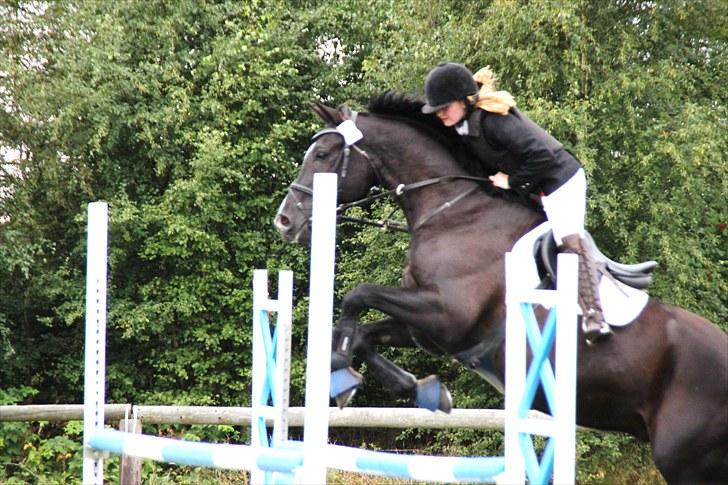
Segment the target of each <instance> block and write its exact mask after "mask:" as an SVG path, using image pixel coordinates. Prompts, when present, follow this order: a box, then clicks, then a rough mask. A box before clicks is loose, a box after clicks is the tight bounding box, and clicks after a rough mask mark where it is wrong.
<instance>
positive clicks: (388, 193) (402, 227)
mask: <svg viewBox="0 0 728 485" xmlns="http://www.w3.org/2000/svg"><path fill="white" fill-rule="evenodd" d="M357 114H358V113H356V112H355V111H348V112H347V113H344V118H345V119H349V120H351V121H353V122H354V123H356V118H357ZM328 134H336V135H339V136H342V138H344V149H343V151H342V154H341V156H340V157H339V159H338V160H337V162H336V164H335V166H334V172H338V169H339V166H342V172H341V177H342V178H346V175H347V169H348V165H349V156H350V151H351V148H354V150H356V151H357V152H358V153H359V154H360V155H362V157H363V158H364V159H365V160H366V161H367V163H369V166H370V167H371V168H372V170H373V171H374V173H375V175H376V177H377V179H378V181H379V184H380V186H382V185H383V180H382V178H381V175H380V173H379V169H378V168H377V167H376V165H375V164H374V163H373V162H372V160H371V159H370V158H369V154H368V153H367V152H366V151H364V150H363V149H362V148H360V147H358V146H357V145H356V144H355V143H356V142H354V143H351V144H349V143H348V142H346V137H345V135H343V134H342V133H341V132H340V131H339V130H338V129H337V128H324V129H323V130H321V131H319V132H318V133H316V134H315V135H314V136H313V140H314V141H315V140H317V139H318V138H320V137H321V136H324V135H328ZM360 135H361V134H360ZM455 180H471V181H474V182H478V183H484V182H490V181H489V179H487V178H484V177H476V176H472V175H444V176H441V177H434V178H429V179H425V180H420V181H418V182H412V183H410V184H399V185H397V187H395V188H394V189H389V190H385V191H383V192H380V193H377V194H374V195H370V196H368V197H364V198H363V199H359V200H355V201H353V202H348V203H345V204H340V205H339V206H338V207H337V208H336V213H337V214H338V216H337V218H338V219H339V220H344V221H347V222H357V223H361V224H365V225H370V226H375V227H381V228H382V229H383V230H385V231H386V230H393V231H401V232H410V230H409V229H408V226H407V225H406V224H402V223H401V222H398V221H394V220H391V219H390V217H391V216H392V215H393V214H394V212H395V211H396V209H395V210H393V211H392V212H391V213H390V214H389V215H388V216H387V217H386V218H385V219H380V220H372V219H366V218H361V217H353V216H345V215H343V213H344V212H345V211H347V210H348V209H351V208H352V207H361V206H364V205H368V204H371V203H372V202H374V201H375V200H377V199H381V198H383V197H393V198H394V197H401V196H403V195H404V194H406V193H407V192H410V191H413V190H419V189H422V188H425V187H429V186H431V185H435V184H441V183H449V182H453V181H455ZM477 188H478V186H474V187H471V188H470V189H469V190H466V191H465V192H463V193H461V194H458V195H457V196H456V197H454V198H453V199H450V200H448V201H446V202H444V203H443V204H441V205H440V206H438V207H437V208H436V209H434V210H433V211H432V212H430V213H429V214H428V215H426V216H425V217H424V218H422V219H421V220H420V221H418V222H417V223H416V224H415V225H414V227H413V228H412V232H414V231H416V230H417V229H419V228H420V227H422V226H423V225H424V224H425V223H427V222H428V221H429V220H430V219H432V218H433V217H435V216H436V215H437V214H439V213H441V212H442V211H444V210H446V209H448V208H449V207H452V206H453V205H454V204H456V203H457V202H459V201H460V200H462V199H464V198H465V197H467V196H468V195H470V194H471V193H473V192H474V191H475V190H476V189H477ZM294 191H299V192H303V193H304V194H307V195H309V196H313V190H312V189H311V188H309V187H306V186H305V185H301V184H299V183H297V182H293V183H291V185H290V186H289V193H290V194H291V196H292V197H293V198H294V200H295V201H296V205H295V206H296V208H297V209H298V210H299V211H301V212H304V208H303V204H302V203H301V201H300V200H299V199H298V198H297V197H296V196H295V192H294Z"/></svg>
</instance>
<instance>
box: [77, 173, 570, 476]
mask: <svg viewBox="0 0 728 485" xmlns="http://www.w3.org/2000/svg"><path fill="white" fill-rule="evenodd" d="M99 204H101V203H99ZM92 206H93V207H92ZM335 208H336V175H335V174H317V175H316V176H315V178H314V201H313V230H312V255H311V280H310V285H311V286H310V298H311V300H310V307H309V322H308V352H307V367H306V403H305V406H306V411H305V417H304V440H303V442H291V441H287V439H286V438H287V436H286V433H287V425H286V409H287V390H288V374H287V372H288V367H287V366H288V365H289V361H288V360H287V359H289V356H290V348H289V347H288V346H289V342H287V339H290V325H288V324H289V323H290V309H291V307H292V302H291V297H290V294H291V287H292V275H291V274H290V272H281V274H280V275H279V285H278V287H279V294H278V300H270V299H269V298H268V295H267V273H266V272H265V271H262V272H256V273H255V276H254V289H255V298H254V300H255V302H254V322H255V325H256V328H255V329H254V335H256V336H257V337H254V347H255V349H254V369H253V373H254V378H253V381H254V383H253V394H254V399H253V406H254V411H253V419H252V423H253V424H252V426H253V430H252V431H253V433H252V438H253V444H252V445H251V446H247V445H227V444H210V443H192V442H184V441H178V440H172V439H166V438H157V437H153V436H144V435H139V434H132V433H123V432H120V431H114V430H104V429H103V423H104V420H103V405H104V366H105V362H104V346H105V323H106V315H105V309H106V305H105V304H106V292H105V291H106V232H107V226H106V205H105V204H103V205H94V204H91V205H90V206H89V263H88V264H89V268H88V277H87V282H88V287H87V319H86V335H87V337H86V339H87V344H86V380H85V385H86V389H85V394H84V397H85V409H84V471H83V483H84V484H97V483H99V484H100V483H103V462H102V452H112V453H120V454H126V455H129V456H137V457H141V458H146V459H152V460H157V461H167V462H173V463H178V464H189V465H196V466H208V467H216V468H226V469H240V470H250V471H251V480H252V481H253V483H290V482H295V483H325V480H326V470H327V469H328V468H332V469H339V470H345V471H353V472H360V473H367V474H374V475H383V476H390V477H401V478H412V479H420V480H427V481H442V482H471V483H472V482H493V481H495V482H496V483H503V484H506V483H507V484H512V483H524V481H525V477H526V476H527V477H528V480H529V482H530V483H548V480H549V477H550V476H551V472H552V470H553V472H554V473H553V477H554V483H573V482H574V452H575V450H574V428H575V425H574V414H575V374H576V371H575V363H576V322H575V320H576V257H575V256H573V255H560V256H559V270H560V273H559V282H558V291H551V292H547V291H543V290H532V289H528V288H520V287H519V285H518V282H519V278H518V277H519V271H520V270H519V266H518V261H516V260H515V258H514V257H513V256H511V255H510V254H508V255H507V258H506V261H507V263H506V270H507V277H506V279H507V284H508V289H507V296H506V299H507V305H508V310H507V312H508V315H507V317H508V322H507V344H506V345H507V347H506V353H507V368H506V437H505V448H506V451H505V458H504V457H469V458H456V457H435V456H423V455H399V454H393V453H382V452H374V451H369V450H361V449H357V448H349V447H343V446H335V445H329V444H328V415H329V408H328V403H329V396H328V394H329V389H328V387H329V379H328V375H329V373H330V358H331V356H330V352H331V334H332V320H333V283H334V246H335V220H336V209H335ZM101 219H103V222H102V221H101ZM92 225H93V226H94V227H93V228H92V227H91V226H92ZM92 235H93V236H92ZM92 238H93V242H92ZM92 248H94V249H93V251H94V254H92ZM101 287H103V288H101ZM261 295H262V296H261ZM534 303H539V304H543V305H544V306H546V307H550V308H552V310H551V313H550V315H549V317H548V318H547V321H546V324H545V326H544V330H543V333H542V332H541V330H540V329H539V327H538V323H537V322H536V319H535V316H534V313H533V304H534ZM271 311H275V312H278V315H277V324H276V334H274V336H271V334H270V328H269V326H268V325H267V324H268V323H269V322H268V313H269V312H271ZM557 322H558V324H557ZM259 325H260V326H261V327H262V330H261V329H259V327H258V326H259ZM286 325H288V327H287V326H286ZM266 327H267V328H266ZM556 336H558V339H559V345H558V346H557V347H556V370H557V373H556V375H554V373H553V370H552V369H551V366H550V363H549V360H548V358H547V356H548V354H549V353H550V351H551V349H552V348H553V343H554V339H555V337H556ZM526 340H528V342H529V345H530V347H531V349H532V353H533V355H534V357H533V359H532V363H531V365H530V366H529V367H528V370H526V369H527V360H526ZM274 342H275V343H274ZM261 348H262V349H263V351H261V350H260V349H261ZM539 383H541V385H542V387H543V388H544V390H545V393H546V396H547V400H548V402H549V404H550V405H551V410H552V416H553V417H554V419H553V420H548V421H545V422H544V421H543V420H538V421H533V420H529V419H527V412H528V409H529V408H530V406H531V403H532V400H533V395H534V394H535V392H536V389H537V388H538V386H539ZM284 387H285V391H284V390H283V388H284ZM269 402H271V404H269ZM99 410H100V411H99ZM266 419H269V420H271V421H273V433H272V436H271V439H270V440H269V439H268V435H267V430H266V425H265V420H266ZM531 435H543V436H547V437H550V440H549V442H548V444H547V446H546V450H545V451H544V453H543V457H542V459H541V461H540V462H539V460H538V458H537V457H536V453H535V451H534V449H533V444H532V441H531Z"/></svg>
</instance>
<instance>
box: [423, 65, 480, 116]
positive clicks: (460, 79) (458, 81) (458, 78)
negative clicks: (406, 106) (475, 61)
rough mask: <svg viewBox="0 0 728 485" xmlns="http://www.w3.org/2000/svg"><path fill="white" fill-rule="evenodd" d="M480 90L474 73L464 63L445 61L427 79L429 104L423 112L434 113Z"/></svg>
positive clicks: (426, 93)
mask: <svg viewBox="0 0 728 485" xmlns="http://www.w3.org/2000/svg"><path fill="white" fill-rule="evenodd" d="M477 92H478V85H477V84H476V83H475V79H473V73H472V72H470V71H469V70H468V68H467V67H465V66H463V65H462V64H455V63H454V62H443V63H442V64H438V65H437V67H435V68H434V69H432V70H431V71H430V73H429V74H428V75H427V79H425V97H426V98H427V104H425V105H424V106H423V107H422V112H423V113H434V112H436V111H439V110H441V109H442V108H444V107H445V106H447V105H448V104H450V103H452V102H453V101H457V100H460V99H465V98H467V97H468V96H471V95H473V94H475V93H477Z"/></svg>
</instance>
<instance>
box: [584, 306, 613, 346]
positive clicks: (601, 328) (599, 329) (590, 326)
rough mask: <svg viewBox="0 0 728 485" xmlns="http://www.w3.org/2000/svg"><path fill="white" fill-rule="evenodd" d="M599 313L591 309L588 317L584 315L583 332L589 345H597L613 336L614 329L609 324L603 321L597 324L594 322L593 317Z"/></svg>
mask: <svg viewBox="0 0 728 485" xmlns="http://www.w3.org/2000/svg"><path fill="white" fill-rule="evenodd" d="M595 314H597V312H596V311H595V310H593V309H590V310H589V312H587V315H582V320H581V330H582V332H584V338H585V339H586V343H587V345H595V344H596V343H598V342H601V341H603V340H606V339H608V338H609V337H611V336H612V329H611V328H610V327H609V324H608V323H607V322H605V321H604V320H602V321H601V322H595V321H593V320H592V318H593V316H594V315H595Z"/></svg>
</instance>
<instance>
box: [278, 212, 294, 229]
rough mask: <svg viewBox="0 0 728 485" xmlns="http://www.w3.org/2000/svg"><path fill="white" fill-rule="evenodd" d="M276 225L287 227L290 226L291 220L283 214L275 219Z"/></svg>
mask: <svg viewBox="0 0 728 485" xmlns="http://www.w3.org/2000/svg"><path fill="white" fill-rule="evenodd" d="M276 224H277V225H279V226H283V227H288V226H290V225H291V220H290V219H289V218H288V217H286V216H284V215H283V214H278V217H276Z"/></svg>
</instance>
